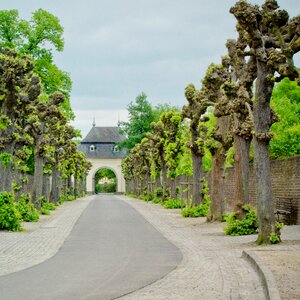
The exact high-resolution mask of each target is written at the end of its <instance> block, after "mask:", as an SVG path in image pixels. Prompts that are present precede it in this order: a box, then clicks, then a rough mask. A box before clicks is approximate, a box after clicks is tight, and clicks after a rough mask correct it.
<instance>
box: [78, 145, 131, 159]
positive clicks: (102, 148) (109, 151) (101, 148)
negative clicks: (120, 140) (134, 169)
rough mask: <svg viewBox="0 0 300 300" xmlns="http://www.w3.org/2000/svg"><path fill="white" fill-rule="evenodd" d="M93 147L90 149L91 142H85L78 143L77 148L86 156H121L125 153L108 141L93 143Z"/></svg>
mask: <svg viewBox="0 0 300 300" xmlns="http://www.w3.org/2000/svg"><path fill="white" fill-rule="evenodd" d="M93 145H94V148H93V151H91V149H90V147H91V144H89V143H85V144H80V145H78V150H79V151H81V152H83V153H84V154H85V156H86V157H87V158H94V159H96V158H123V157H124V156H125V155H126V150H124V149H123V150H119V151H118V150H117V151H116V149H115V145H114V144H113V145H112V144H109V143H106V144H105V143H93Z"/></svg>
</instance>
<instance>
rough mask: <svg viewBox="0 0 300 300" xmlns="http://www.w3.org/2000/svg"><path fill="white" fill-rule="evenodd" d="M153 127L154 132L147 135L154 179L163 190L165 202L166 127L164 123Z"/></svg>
mask: <svg viewBox="0 0 300 300" xmlns="http://www.w3.org/2000/svg"><path fill="white" fill-rule="evenodd" d="M151 126H152V131H151V132H150V133H148V134H147V138H148V139H149V140H150V147H151V152H152V164H153V168H154V177H155V180H156V187H157V188H159V187H162V188H163V200H165V197H166V188H167V187H166V183H167V163H166V153H165V151H164V127H163V123H162V121H158V122H155V123H152V125H151ZM160 175H161V176H160ZM160 179H162V180H160Z"/></svg>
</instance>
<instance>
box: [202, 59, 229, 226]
mask: <svg viewBox="0 0 300 300" xmlns="http://www.w3.org/2000/svg"><path fill="white" fill-rule="evenodd" d="M230 77H231V73H230V60H229V58H228V57H227V56H225V57H223V58H222V63H221V64H220V65H215V64H211V65H210V66H209V68H208V69H207V71H206V75H205V77H204V79H203V80H202V85H203V87H202V94H203V97H204V98H206V99H208V100H209V101H210V102H212V103H214V104H215V109H214V115H215V116H216V117H217V120H216V124H215V130H214V131H213V132H211V133H209V134H208V136H207V140H206V146H207V147H208V148H209V150H210V151H211V154H212V156H213V161H212V170H211V185H210V196H211V207H210V216H209V219H210V220H219V221H220V220H221V218H222V214H223V213H224V210H225V204H224V201H225V199H224V194H223V190H224V188H223V187H224V169H225V160H226V154H227V151H228V149H229V148H230V147H231V146H232V133H231V129H232V120H231V117H230V116H229V107H228V101H227V99H225V98H224V90H223V87H224V84H225V83H226V82H227V81H228V80H230Z"/></svg>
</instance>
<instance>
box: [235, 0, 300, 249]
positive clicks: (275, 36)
mask: <svg viewBox="0 0 300 300" xmlns="http://www.w3.org/2000/svg"><path fill="white" fill-rule="evenodd" d="M230 12H231V13H232V14H233V15H234V16H235V18H236V19H237V22H238V28H239V29H241V30H242V31H245V32H246V35H244V37H245V41H246V43H247V46H248V47H249V50H250V52H249V53H250V54H251V55H253V56H254V59H255V62H256V68H257V78H256V84H255V95H254V103H253V121H254V164H255V170H256V190H257V201H258V209H257V211H258V219H259V235H258V239H257V243H258V244H263V243H270V239H269V237H270V235H271V234H272V233H274V232H275V219H274V214H273V199H272V188H271V170H270V159H269V143H270V140H271V138H272V134H271V133H270V132H269V129H270V127H271V125H272V123H274V121H276V119H275V118H274V114H272V110H271V108H270V100H271V96H272V90H273V87H274V83H275V82H276V81H281V80H282V79H283V78H284V77H289V78H290V79H291V80H293V79H295V78H297V80H298V82H300V80H299V74H298V71H297V69H296V68H295V66H294V62H293V56H294V54H296V53H297V52H299V51H300V43H299V30H298V27H299V23H300V15H298V16H296V17H294V18H291V19H290V18H289V15H288V13H287V12H286V11H285V10H279V6H278V3H277V1H275V0H266V1H265V3H264V4H263V5H262V6H261V7H260V6H258V5H252V4H250V3H248V2H246V1H244V0H240V1H238V2H237V3H236V4H235V5H234V6H233V7H232V8H231V9H230ZM276 74H279V75H278V76H276Z"/></svg>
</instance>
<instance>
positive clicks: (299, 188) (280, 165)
mask: <svg viewBox="0 0 300 300" xmlns="http://www.w3.org/2000/svg"><path fill="white" fill-rule="evenodd" d="M271 173H272V175H271V176H272V191H273V201H274V209H281V210H289V211H291V212H292V214H291V215H290V216H280V221H284V222H285V223H287V224H299V225H300V156H296V157H292V158H287V159H278V160H273V161H271ZM205 177H206V178H207V181H208V185H209V182H210V178H209V177H210V176H209V174H205ZM129 184H130V183H129V182H127V186H129ZM176 184H177V185H179V186H181V189H182V191H181V197H182V198H184V199H185V200H187V198H188V197H190V195H191V191H192V177H187V176H180V177H179V178H177V180H176ZM187 187H188V190H189V191H188V192H183V190H184V189H186V188H187ZM233 195H234V168H233V167H232V168H228V169H226V172H225V184H224V197H225V210H226V203H229V202H230V201H231V199H232V198H233ZM249 197H250V203H251V204H252V205H253V206H254V207H255V206H256V201H257V197H256V190H255V177H254V169H253V165H252V164H251V165H250V176H249Z"/></svg>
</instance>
